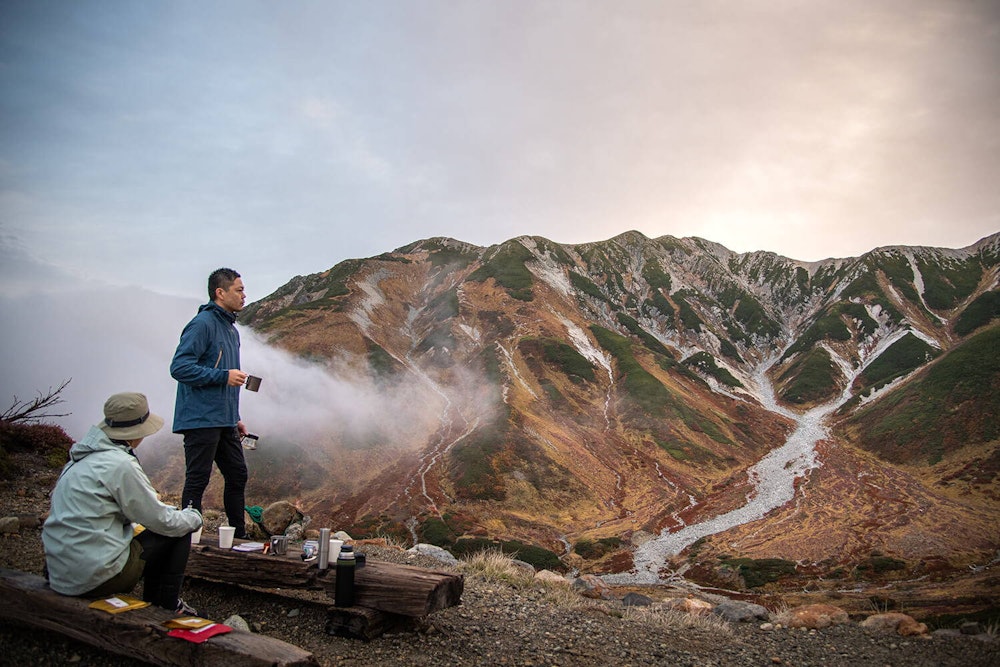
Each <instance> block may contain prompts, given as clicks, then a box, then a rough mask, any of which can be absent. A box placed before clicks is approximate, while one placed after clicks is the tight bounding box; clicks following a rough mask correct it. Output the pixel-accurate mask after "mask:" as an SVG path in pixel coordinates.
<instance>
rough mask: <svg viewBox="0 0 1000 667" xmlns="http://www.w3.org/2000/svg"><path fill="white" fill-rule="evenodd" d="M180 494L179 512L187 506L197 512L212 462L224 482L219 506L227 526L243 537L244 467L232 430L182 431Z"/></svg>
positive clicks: (244, 531)
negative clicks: (182, 482) (182, 473)
mask: <svg viewBox="0 0 1000 667" xmlns="http://www.w3.org/2000/svg"><path fill="white" fill-rule="evenodd" d="M183 433H184V461H185V475H184V492H183V493H182V494H181V509H183V508H185V507H187V506H188V504H191V505H193V506H194V508H195V509H197V510H198V511H199V512H200V511H201V497H202V495H204V493H205V489H206V488H208V482H209V480H210V479H211V477H212V464H213V463H215V465H217V466H218V467H219V472H220V473H222V478H223V479H224V480H225V488H224V489H223V491H222V504H223V506H224V507H225V509H226V518H227V519H228V520H229V525H230V526H233V527H234V528H236V537H239V538H244V537H246V520H245V519H244V518H243V511H244V509H243V508H244V506H245V505H246V497H245V496H246V486H247V478H248V474H247V464H246V460H245V459H244V458H243V445H242V444H240V434H239V431H237V430H236V427H226V428H195V429H191V430H189V431H184V432H183Z"/></svg>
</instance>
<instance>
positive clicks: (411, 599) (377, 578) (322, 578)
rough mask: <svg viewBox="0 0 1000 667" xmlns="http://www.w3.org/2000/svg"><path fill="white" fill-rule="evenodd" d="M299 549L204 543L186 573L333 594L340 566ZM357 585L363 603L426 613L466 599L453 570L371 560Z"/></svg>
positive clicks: (358, 576) (358, 572)
mask: <svg viewBox="0 0 1000 667" xmlns="http://www.w3.org/2000/svg"><path fill="white" fill-rule="evenodd" d="M299 553H300V552H299V551H298V550H295V549H292V548H289V550H288V553H287V554H286V555H284V556H265V555H264V554H261V553H257V552H243V551H232V550H229V549H219V548H218V547H214V546H211V545H206V544H200V545H195V546H194V547H192V549H191V557H190V558H189V559H188V566H187V571H186V575H187V576H188V577H192V578H196V579H207V580H209V581H218V582H222V583H228V584H236V585H244V586H247V585H249V586H259V587H262V588H269V587H276V588H300V589H313V590H318V589H323V590H326V592H327V594H328V595H329V596H330V599H331V600H333V598H334V590H335V586H336V581H337V575H336V568H334V567H332V566H331V567H330V568H328V569H326V570H320V569H319V568H318V567H317V562H316V561H312V562H309V563H306V562H303V561H302V560H301V559H300V558H299ZM354 587H355V598H354V604H355V605H357V606H359V607H368V608H370V609H379V610H382V611H387V612H391V613H394V614H401V615H403V616H414V617H424V616H427V615H428V614H431V613H433V612H435V611H440V610H441V609H446V608H448V607H454V606H455V605H458V604H461V600H462V591H463V590H464V588H465V579H464V577H463V576H462V575H461V574H454V573H452V572H439V571H436V570H427V569H424V568H420V567H413V566H411V565H396V564H394V563H384V562H380V561H374V560H368V562H367V563H366V565H365V566H363V567H358V568H357V570H356V572H355V575H354Z"/></svg>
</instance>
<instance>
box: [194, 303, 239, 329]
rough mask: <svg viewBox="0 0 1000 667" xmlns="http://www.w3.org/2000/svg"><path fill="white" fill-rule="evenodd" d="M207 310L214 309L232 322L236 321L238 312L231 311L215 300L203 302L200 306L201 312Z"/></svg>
mask: <svg viewBox="0 0 1000 667" xmlns="http://www.w3.org/2000/svg"><path fill="white" fill-rule="evenodd" d="M205 310H211V311H214V312H215V313H216V314H217V315H221V316H222V317H223V318H225V320H226V321H227V322H229V323H230V324H232V323H233V322H236V313H230V312H229V311H228V310H226V309H225V308H223V307H222V306H220V305H219V304H217V303H215V302H214V301H209V302H208V303H205V304H202V305H201V306H200V307H199V308H198V312H199V313H200V312H202V311H205Z"/></svg>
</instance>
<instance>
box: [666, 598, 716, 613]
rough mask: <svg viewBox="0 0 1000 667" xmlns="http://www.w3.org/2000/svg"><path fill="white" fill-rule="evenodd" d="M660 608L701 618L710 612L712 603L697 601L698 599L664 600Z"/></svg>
mask: <svg viewBox="0 0 1000 667" xmlns="http://www.w3.org/2000/svg"><path fill="white" fill-rule="evenodd" d="M662 606H663V607H665V608H666V609H671V610H673V611H680V612H684V613H685V614H691V615H692V616H701V615H703V614H708V613H710V612H711V611H712V603H711V602H705V601H704V600H699V599H698V598H692V597H687V598H671V599H669V600H665V601H664V602H663V603H662Z"/></svg>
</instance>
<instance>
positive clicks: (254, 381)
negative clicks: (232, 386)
mask: <svg viewBox="0 0 1000 667" xmlns="http://www.w3.org/2000/svg"><path fill="white" fill-rule="evenodd" d="M247 389H249V390H250V391H257V390H258V389H260V378H259V377H257V376H256V375H248V376H247Z"/></svg>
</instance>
